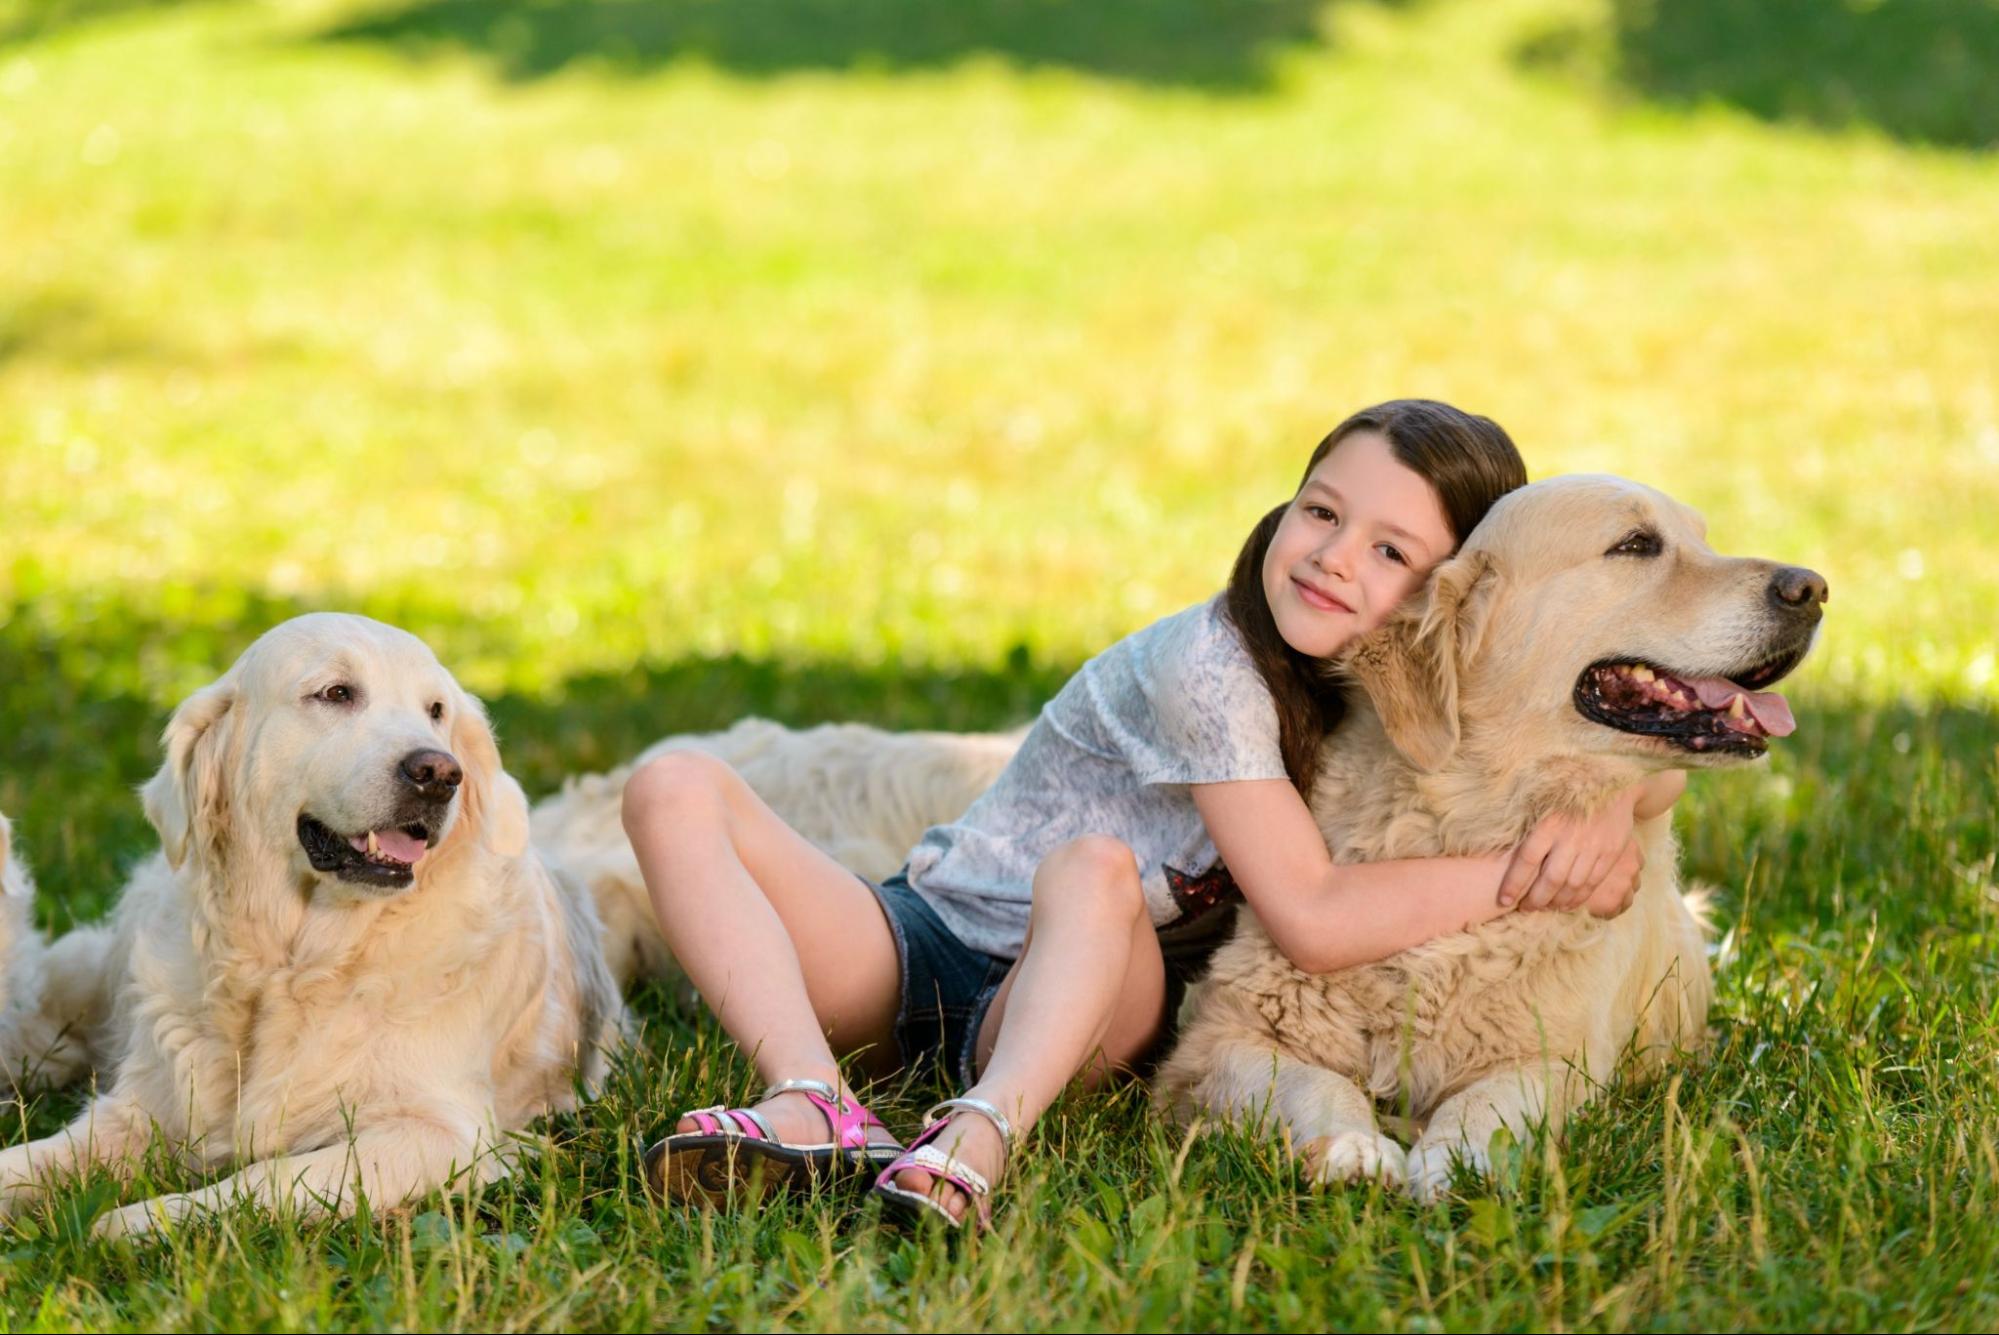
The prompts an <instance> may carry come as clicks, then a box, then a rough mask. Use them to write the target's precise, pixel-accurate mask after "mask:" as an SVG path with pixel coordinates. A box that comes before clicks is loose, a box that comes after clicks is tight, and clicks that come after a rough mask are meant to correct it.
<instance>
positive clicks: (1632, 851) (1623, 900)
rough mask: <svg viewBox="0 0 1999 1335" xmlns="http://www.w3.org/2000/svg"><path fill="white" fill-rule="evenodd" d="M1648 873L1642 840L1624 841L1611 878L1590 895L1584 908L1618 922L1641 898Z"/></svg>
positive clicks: (1600, 916) (1631, 839)
mask: <svg viewBox="0 0 1999 1335" xmlns="http://www.w3.org/2000/svg"><path fill="white" fill-rule="evenodd" d="M1644 872H1645V854H1644V852H1643V850H1641V849H1640V848H1639V847H1638V836H1637V835H1635V834H1634V835H1632V836H1631V837H1630V838H1629V839H1627V840H1625V841H1624V849H1623V851H1622V852H1620V853H1619V854H1618V855H1617V861H1616V863H1615V864H1614V865H1613V866H1612V867H1611V869H1610V874H1609V875H1608V876H1606V877H1604V878H1603V880H1602V881H1601V882H1599V883H1598V885H1597V887H1596V889H1595V890H1592V891H1591V892H1590V897H1589V898H1588V899H1587V900H1585V901H1584V903H1583V907H1584V908H1586V909H1588V910H1589V911H1590V912H1591V913H1593V914H1595V915H1596V916H1597V917H1599V918H1615V917H1616V916H1617V915H1618V914H1620V913H1622V912H1624V910H1626V909H1628V908H1630V907H1631V901H1632V900H1634V899H1636V898H1638V882H1639V879H1640V878H1641V877H1642V876H1643V875H1644Z"/></svg>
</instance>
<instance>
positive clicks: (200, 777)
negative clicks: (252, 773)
mask: <svg viewBox="0 0 1999 1335" xmlns="http://www.w3.org/2000/svg"><path fill="white" fill-rule="evenodd" d="M235 703H236V683H235V682H234V681H233V680H232V679H231V678H229V677H224V678H223V679H222V680H220V681H218V682H216V683H214V684H213V685H210V686H204V687H202V688H201V689H200V690H198V691H196V692H195V693H194V694H193V695H190V696H189V697H188V698H187V699H185V700H183V701H182V702H181V706H180V708H179V709H176V710H174V713H173V717H172V718H170V719H168V720H167V728H166V731H165V732H164V733H162V734H160V745H161V746H162V747H163V748H164V749H165V751H166V753H167V758H166V763H165V764H163V765H161V766H160V768H159V772H158V773H157V774H155V775H153V777H152V778H151V779H149V780H147V781H146V786H145V787H144V788H142V789H140V796H141V798H142V799H143V801H144V804H145V808H146V819H147V820H149V821H151V822H152V823H153V828H154V829H155V830H158V831H159V832H160V847H161V848H162V849H164V850H165V852H166V855H167V865H168V866H169V867H172V868H173V869H174V870H175V871H179V870H180V868H181V864H183V863H185V862H186V861H187V859H188V857H189V855H190V854H203V853H209V852H213V851H214V850H215V849H216V848H217V846H218V845H219V844H220V842H221V841H222V839H223V837H224V836H225V835H226V834H227V832H228V819H229V800H228V794H227V793H226V792H225V791H224V787H223V783H222V763H223V761H222V756H223V752H224V751H225V750H226V749H227V747H228V740H229V726H230V725H229V718H230V711H231V710H232V709H233V708H234V706H235Z"/></svg>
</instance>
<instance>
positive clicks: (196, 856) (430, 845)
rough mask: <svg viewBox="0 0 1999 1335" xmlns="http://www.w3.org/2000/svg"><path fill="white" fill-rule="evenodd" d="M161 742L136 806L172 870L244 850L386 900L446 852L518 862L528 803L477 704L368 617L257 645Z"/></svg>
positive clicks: (401, 636)
mask: <svg viewBox="0 0 1999 1335" xmlns="http://www.w3.org/2000/svg"><path fill="white" fill-rule="evenodd" d="M163 741H164V744H165V749H166V763H165V764H164V765H162V766H161V767H160V770H159V772H158V773H157V774H155V775H154V776H153V778H152V779H151V780H150V781H149V782H148V783H147V784H146V786H145V789H144V797H145V806H146V816H147V818H148V819H149V820H151V821H152V823H153V825H154V827H155V828H156V829H157V830H158V831H159V833H160V841H161V844H162V846H163V847H164V849H165V851H166V855H167V861H168V862H169V863H170V864H171V865H172V866H173V867H175V868H179V867H181V866H182V865H183V864H184V863H187V862H188V861H190V860H194V861H197V862H199V863H201V864H203V865H207V866H216V865H220V864H221V863H222V862H223V861H224V860H225V859H226V858H228V857H229V856H231V855H232V854H233V853H234V852H236V851H237V850H238V849H239V848H255V849H262V850H269V851H275V852H281V853H282V855H283V856H285V857H286V858H288V859H289V861H290V862H291V864H292V866H293V867H294V869H295V870H297V871H298V872H299V873H300V874H301V875H313V876H318V877H323V878H330V879H332V880H334V881H338V882H340V883H342V884H343V885H345V886H348V887H352V888H354V889H356V890H359V891H360V892H362V893H366V894H373V895H393V894H396V893H399V892H401V891H403V890H405V889H407V888H409V887H410V886H411V885H413V884H415V882H416V880H417V879H418V876H419V874H420V872H421V870H422V868H423V865H424V864H425V861H426V859H427V858H428V857H429V856H430V855H431V852H432V850H433V849H437V848H439V846H440V845H443V844H446V843H447V841H459V840H471V841H476V842H477V843H479V844H481V845H483V846H484V847H485V848H486V849H488V850H490V851H492V852H494V853H498V854H500V855H502V856H515V855H518V854H519V853H520V852H522V851H523V850H524V849H525V848H526V846H527V800H526V798H525V796H524V795H523V794H522V793H521V790H520V787H519V786H518V785H517V784H515V783H514V781H513V780H512V779H511V778H509V777H508V776H507V774H506V773H505V771H503V770H502V769H501V768H500V756H499V751H498V749H497V747H496V746H495V745H494V742H493V733H492V729H491V728H490V727H489V726H488V724H487V722H486V713H485V710H484V709H483V708H482V707H481V706H480V704H479V702H478V700H476V699H475V698H473V697H472V696H471V695H469V694H467V693H466V692H465V691H464V690H462V689H461V688H460V687H459V685H458V683H457V682H456V681H454V680H453V679H452V676H451V674H450V673H449V672H446V671H445V670H444V668H443V667H442V666H441V665H440V664H439V663H438V661H437V658H436V656H435V655H433V654H432V653H431V652H430V650H429V648H428V647H426V646H425V645H424V643H423V642H422V641H421V640H419V639H417V638H416V637H415V636H413V635H409V634H407V633H406V632H404V631H400V630H397V629H396V628H395V627H393V626H385V625H383V624H382V623H380V622H378V621H370V620H368V619H367V618H366V617H359V616H348V615H342V614H338V613H324V612H322V613H313V614H310V615H307V616H301V617H296V618H294V619H292V620H290V621H287V622H285V623H284V624H282V625H280V626H277V627H274V628H273V629H271V630H270V631H267V632H266V633H265V634H264V635H263V636H262V637H261V638H259V639H258V640H257V642H256V643H254V644H252V645H251V646H250V647H249V648H248V649H246V650H245V651H244V652H243V656H242V657H241V658H239V659H237V660H236V663H235V665H234V666H232V667H231V668H230V669H229V671H228V672H226V673H224V674H223V676H222V678H221V679H220V680H218V681H216V682H215V683H214V684H212V685H210V686H206V687H203V688H202V689H201V690H199V691H197V692H195V693H194V694H193V695H192V696H189V697H188V699H187V700H186V701H184V702H183V703H182V704H181V706H180V708H178V709H177V710H175V711H174V715H173V718H172V719H171V720H170V721H169V722H168V724H167V729H166V733H165V736H164V738H163ZM454 846H455V842H454Z"/></svg>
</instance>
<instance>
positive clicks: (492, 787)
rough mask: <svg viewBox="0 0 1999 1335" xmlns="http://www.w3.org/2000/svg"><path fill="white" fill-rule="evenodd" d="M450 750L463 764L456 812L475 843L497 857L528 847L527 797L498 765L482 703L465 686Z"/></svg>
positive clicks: (497, 752)
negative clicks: (476, 840)
mask: <svg viewBox="0 0 1999 1335" xmlns="http://www.w3.org/2000/svg"><path fill="white" fill-rule="evenodd" d="M451 750H452V752H453V753H454V754H455V755H456V756H457V757H458V763H459V764H461V765H463V766H464V767H465V786H464V787H463V788H461V789H459V793H458V800H459V801H460V802H462V803H463V804H464V809H463V811H462V812H461V813H460V816H461V818H462V819H463V820H465V821H467V822H468V823H470V825H471V826H472V832H473V835H474V837H476V838H477V839H478V840H479V841H480V842H481V843H483V844H485V845H486V847H487V848H488V849H490V850H492V851H493V852H495V853H497V854H499V855H500V856H501V857H507V858H517V857H519V856H520V855H521V854H523V853H525V852H527V847H528V799H527V794H526V793H524V792H522V791H521V786H520V785H519V784H518V783H515V782H514V779H513V776H512V775H510V774H508V773H507V772H506V771H505V770H504V769H502V768H500V748H499V745H498V744H497V743H495V742H494V740H493V725H492V724H490V723H488V722H487V721H486V707H485V706H484V705H482V704H480V703H479V699H478V697H477V696H475V695H473V694H471V693H470V692H468V691H463V690H461V691H459V692H458V709H457V721H456V722H454V723H453V724H452V725H451Z"/></svg>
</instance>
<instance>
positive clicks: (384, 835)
mask: <svg viewBox="0 0 1999 1335" xmlns="http://www.w3.org/2000/svg"><path fill="white" fill-rule="evenodd" d="M375 842H376V843H378V844H380V845H381V846H382V851H383V852H384V853H387V854H388V855H389V856H390V857H392V858H394V859H395V860H396V861H398V862H415V861H416V860H417V859H418V858H420V857H422V856H423V851H424V850H423V840H421V839H418V838H416V837H415V836H414V835H408V834H404V833H403V832H402V831H401V830H377V831H375Z"/></svg>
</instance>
